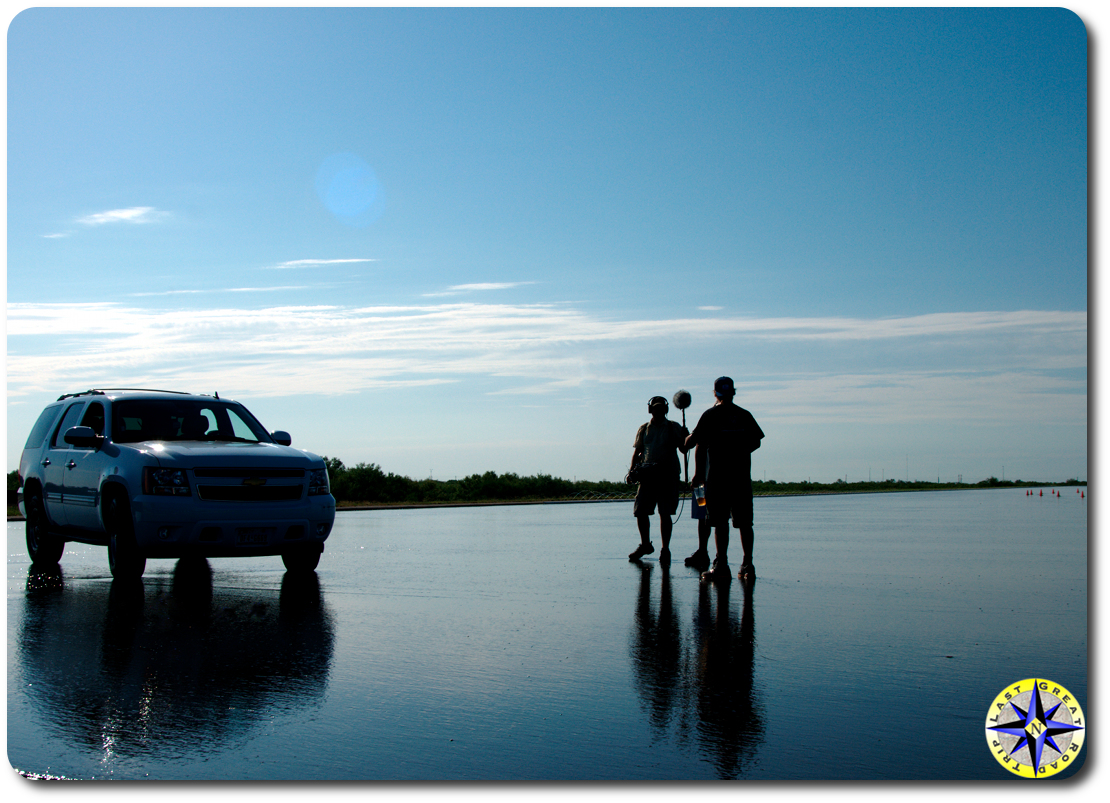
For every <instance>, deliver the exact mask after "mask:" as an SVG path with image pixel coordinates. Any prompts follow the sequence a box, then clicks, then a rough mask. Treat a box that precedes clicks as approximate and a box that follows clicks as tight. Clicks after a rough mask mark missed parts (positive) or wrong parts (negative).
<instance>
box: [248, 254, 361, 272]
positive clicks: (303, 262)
mask: <svg viewBox="0 0 1110 803" xmlns="http://www.w3.org/2000/svg"><path fill="white" fill-rule="evenodd" d="M377 261H378V260H376V259H368V258H361V257H360V258H356V259H291V260H289V261H288V262H280V263H278V264H277V265H268V266H266V268H265V270H290V269H292V268H319V267H322V266H324V265H343V264H348V263H352V262H377Z"/></svg>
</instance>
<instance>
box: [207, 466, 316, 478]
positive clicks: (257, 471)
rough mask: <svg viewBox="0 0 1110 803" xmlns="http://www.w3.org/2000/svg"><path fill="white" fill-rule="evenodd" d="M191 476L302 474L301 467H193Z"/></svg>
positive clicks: (236, 476)
mask: <svg viewBox="0 0 1110 803" xmlns="http://www.w3.org/2000/svg"><path fill="white" fill-rule="evenodd" d="M193 476H195V477H211V478H213V479H215V478H216V477H220V478H223V479H236V478H240V477H241V478H244V479H245V478H247V477H266V478H269V479H278V478H296V479H300V478H301V477H303V476H304V469H303V468H194V469H193Z"/></svg>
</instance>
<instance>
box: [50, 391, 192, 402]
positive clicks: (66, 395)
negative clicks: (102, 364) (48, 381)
mask: <svg viewBox="0 0 1110 803" xmlns="http://www.w3.org/2000/svg"><path fill="white" fill-rule="evenodd" d="M121 390H130V391H135V392H137V393H174V394H176V395H178V396H192V395H193V394H192V393H186V392H185V391H183V390H158V389H156V388H95V389H92V390H82V391H81V392H80V393H63V394H62V395H61V396H59V397H58V401H62V399H72V398H74V397H75V396H104V395H105V394H106V393H108V392H111V391H121Z"/></svg>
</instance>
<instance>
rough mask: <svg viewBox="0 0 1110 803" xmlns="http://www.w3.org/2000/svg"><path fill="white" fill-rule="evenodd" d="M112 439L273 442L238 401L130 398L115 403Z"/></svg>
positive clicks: (128, 440)
mask: <svg viewBox="0 0 1110 803" xmlns="http://www.w3.org/2000/svg"><path fill="white" fill-rule="evenodd" d="M112 440H113V441H115V442H116V443H139V442H141V441H235V442H239V443H259V442H266V443H269V442H270V436H269V435H268V434H267V433H266V430H265V429H263V427H262V426H261V425H260V424H259V423H258V422H257V421H255V420H254V417H253V416H252V415H251V414H250V413H248V412H247V411H246V409H244V408H243V407H241V406H240V405H238V404H233V403H227V402H219V401H215V400H213V401H207V400H205V401H197V400H190V399H131V400H126V401H118V402H116V403H115V404H114V405H112Z"/></svg>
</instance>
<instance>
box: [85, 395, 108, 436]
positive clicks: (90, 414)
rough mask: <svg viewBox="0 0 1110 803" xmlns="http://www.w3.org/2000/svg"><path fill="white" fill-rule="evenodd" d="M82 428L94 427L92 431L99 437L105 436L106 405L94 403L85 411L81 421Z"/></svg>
mask: <svg viewBox="0 0 1110 803" xmlns="http://www.w3.org/2000/svg"><path fill="white" fill-rule="evenodd" d="M81 426H83V427H92V431H93V432H95V433H96V434H97V435H103V434H104V405H103V404H101V403H100V402H92V403H91V404H89V407H88V409H87V410H85V416H84V418H82V419H81Z"/></svg>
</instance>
